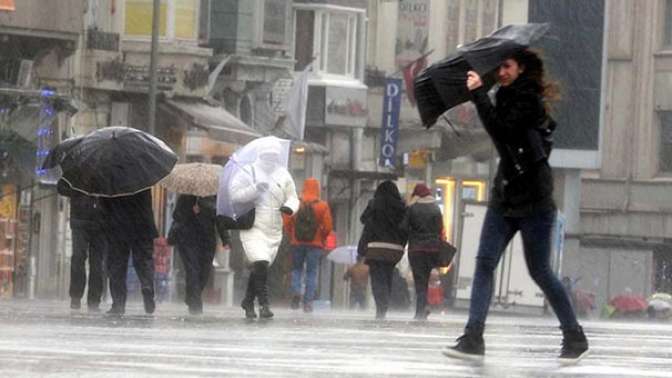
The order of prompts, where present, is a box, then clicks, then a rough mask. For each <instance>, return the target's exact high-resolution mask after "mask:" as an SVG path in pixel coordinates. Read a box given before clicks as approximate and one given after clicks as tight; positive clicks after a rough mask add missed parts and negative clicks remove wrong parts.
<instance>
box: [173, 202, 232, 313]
mask: <svg viewBox="0 0 672 378" xmlns="http://www.w3.org/2000/svg"><path fill="white" fill-rule="evenodd" d="M173 222H175V223H174V225H173V227H177V230H176V238H177V240H176V245H177V250H178V252H179V254H180V258H181V259H182V265H183V266H184V271H185V276H186V282H185V294H184V302H185V303H186V305H187V307H188V308H189V314H191V315H201V314H202V313H203V300H202V298H201V296H202V293H203V289H205V286H206V285H207V283H208V279H209V278H210V272H211V271H212V261H213V260H214V258H215V250H216V247H217V235H216V234H217V233H218V234H219V237H220V239H221V240H222V244H223V245H224V246H227V245H228V244H229V233H228V231H227V230H226V229H225V228H224V225H223V223H222V222H221V221H220V220H219V218H217V214H216V212H215V198H214V197H196V196H193V195H188V194H182V195H180V196H179V197H178V198H177V203H176V205H175V210H174V211H173Z"/></svg>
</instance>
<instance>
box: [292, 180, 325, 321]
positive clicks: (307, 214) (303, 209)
mask: <svg viewBox="0 0 672 378" xmlns="http://www.w3.org/2000/svg"><path fill="white" fill-rule="evenodd" d="M332 229H333V225H332V218H331V209H330V208H329V204H328V203H327V202H326V201H322V200H321V199H320V182H319V181H318V180H317V179H316V178H312V177H311V178H308V179H306V180H305V181H304V182H303V193H302V194H301V205H300V206H299V210H298V211H297V212H296V214H294V215H293V216H291V217H290V216H285V230H286V232H287V234H288V235H289V238H290V244H291V253H292V254H291V256H292V273H291V275H292V278H291V294H292V302H291V308H292V309H298V308H299V306H300V302H301V286H302V279H303V271H304V268H305V271H306V291H305V293H304V295H303V311H304V312H312V311H313V300H314V299H315V291H316V288H317V270H318V267H319V264H320V257H322V255H323V254H324V253H325V244H326V241H327V237H328V236H329V233H330V232H331V231H332Z"/></svg>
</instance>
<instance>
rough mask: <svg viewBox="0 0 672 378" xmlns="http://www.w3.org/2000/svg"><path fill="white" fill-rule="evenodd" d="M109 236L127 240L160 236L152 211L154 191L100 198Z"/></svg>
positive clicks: (152, 238) (151, 238) (150, 238)
mask: <svg viewBox="0 0 672 378" xmlns="http://www.w3.org/2000/svg"><path fill="white" fill-rule="evenodd" d="M100 204H101V207H102V209H103V213H104V215H105V227H106V228H107V230H108V232H109V236H110V237H113V238H117V239H123V240H126V241H129V242H130V241H134V240H147V239H149V240H154V239H156V238H157V237H158V236H159V233H158V232H157V230H156V224H155V223H154V212H153V211H152V192H151V190H149V189H148V190H145V191H142V192H140V193H138V194H134V195H132V196H125V197H116V198H104V197H101V198H100Z"/></svg>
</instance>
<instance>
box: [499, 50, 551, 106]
mask: <svg viewBox="0 0 672 378" xmlns="http://www.w3.org/2000/svg"><path fill="white" fill-rule="evenodd" d="M511 59H513V60H515V61H516V63H518V65H519V66H521V67H523V74H522V75H524V76H525V77H527V78H528V79H530V80H532V81H534V82H535V83H537V85H538V86H539V88H541V95H542V96H543V97H544V100H545V101H544V103H545V105H546V106H548V102H549V101H550V102H555V101H559V100H560V97H561V96H560V86H559V84H558V83H557V82H555V81H551V80H549V79H548V78H547V77H546V71H545V70H544V61H543V60H542V59H541V57H540V56H539V53H537V52H535V51H532V50H530V49H522V50H519V51H517V52H515V53H514V54H513V55H512V56H511ZM547 110H548V109H547Z"/></svg>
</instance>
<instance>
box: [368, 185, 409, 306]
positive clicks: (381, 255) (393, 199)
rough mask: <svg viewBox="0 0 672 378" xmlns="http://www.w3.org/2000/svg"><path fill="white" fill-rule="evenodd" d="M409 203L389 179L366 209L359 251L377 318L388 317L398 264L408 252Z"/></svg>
mask: <svg viewBox="0 0 672 378" xmlns="http://www.w3.org/2000/svg"><path fill="white" fill-rule="evenodd" d="M405 215H406V204H404V201H403V200H402V199H401V195H400V194H399V189H397V185H396V184H395V183H393V182H392V181H385V182H383V183H382V184H380V185H378V188H376V193H375V194H374V196H373V199H372V200H371V201H370V202H369V204H368V206H367V207H366V209H365V210H364V212H363V213H362V216H361V218H360V220H361V221H362V223H363V224H364V230H363V231H362V236H361V238H360V240H359V244H358V247H357V254H358V255H360V256H364V257H365V258H366V264H367V265H369V274H370V277H371V289H372V290H373V298H374V300H375V302H376V319H385V315H386V314H387V309H388V307H389V302H390V292H391V290H392V276H393V274H394V268H395V265H396V264H397V263H398V262H399V260H401V258H402V256H403V255H404V246H405V245H406V241H407V238H408V235H407V233H406V230H405V229H404V228H403V227H402V224H401V223H402V221H403V219H404V216H405Z"/></svg>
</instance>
